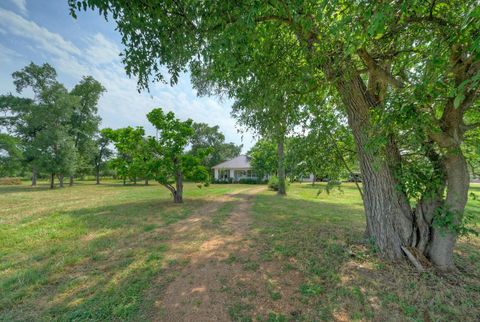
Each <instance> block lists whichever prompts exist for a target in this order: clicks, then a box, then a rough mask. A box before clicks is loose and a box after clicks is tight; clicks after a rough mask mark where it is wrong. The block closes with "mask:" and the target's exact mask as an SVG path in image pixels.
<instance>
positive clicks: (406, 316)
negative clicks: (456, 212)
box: [253, 184, 480, 321]
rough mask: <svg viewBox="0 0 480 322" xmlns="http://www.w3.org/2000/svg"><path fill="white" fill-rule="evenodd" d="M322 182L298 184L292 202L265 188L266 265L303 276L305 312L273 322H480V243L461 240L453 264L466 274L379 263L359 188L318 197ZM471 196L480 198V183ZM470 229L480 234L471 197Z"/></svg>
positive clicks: (257, 206) (300, 293) (260, 239)
mask: <svg viewBox="0 0 480 322" xmlns="http://www.w3.org/2000/svg"><path fill="white" fill-rule="evenodd" d="M318 191H319V185H315V186H312V185H311V184H293V185H291V186H290V189H289V190H288V197H286V198H278V197H277V196H275V195H274V193H273V192H270V191H265V192H264V193H262V194H260V195H258V196H257V197H256V200H255V203H254V207H253V215H254V229H255V231H256V238H255V242H256V246H257V248H259V249H261V250H260V252H261V256H260V257H261V261H262V262H269V261H279V262H281V263H284V264H283V265H284V271H285V272H286V271H298V272H299V273H300V274H301V275H302V276H303V277H304V282H303V283H301V284H300V285H297V286H296V287H297V298H298V299H299V300H300V302H301V303H303V304H304V306H303V307H299V308H298V310H295V311H293V312H291V314H284V313H283V314H280V313H279V312H272V313H271V317H272V319H274V321H287V320H299V321H318V320H323V321H332V320H338V321H350V320H352V321H370V320H375V321H479V320H480V238H479V237H475V236H470V237H462V238H461V239H460V241H459V243H458V246H457V249H456V252H455V259H456V262H457V265H458V268H459V270H460V274H457V275H455V276H452V277H445V276H443V277H442V276H440V275H438V274H436V273H434V272H426V273H422V274H419V273H417V272H416V271H415V270H414V268H413V267H411V266H410V265H408V264H405V263H398V264H391V263H387V262H385V261H382V260H381V259H379V257H378V256H376V254H375V247H373V246H372V245H364V244H363V243H362V237H363V233H364V228H365V220H364V213H363V207H362V201H361V199H360V196H359V194H358V192H357V190H356V188H355V186H354V185H353V184H342V192H338V191H337V192H332V193H330V194H326V193H325V192H322V193H321V194H320V195H318V196H317V192H318ZM471 191H472V192H473V193H475V194H477V195H478V196H480V185H475V184H474V185H472V188H471ZM467 212H468V213H470V214H472V215H473V216H474V217H473V221H472V222H471V223H470V226H471V227H472V228H476V229H477V230H479V229H480V201H478V200H475V198H470V201H469V204H468V207H467Z"/></svg>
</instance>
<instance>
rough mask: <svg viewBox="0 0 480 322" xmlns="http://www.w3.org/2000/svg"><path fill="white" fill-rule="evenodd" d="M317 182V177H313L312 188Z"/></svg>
mask: <svg viewBox="0 0 480 322" xmlns="http://www.w3.org/2000/svg"><path fill="white" fill-rule="evenodd" d="M316 180H317V177H316V176H315V175H313V177H312V186H314V185H315V181H316Z"/></svg>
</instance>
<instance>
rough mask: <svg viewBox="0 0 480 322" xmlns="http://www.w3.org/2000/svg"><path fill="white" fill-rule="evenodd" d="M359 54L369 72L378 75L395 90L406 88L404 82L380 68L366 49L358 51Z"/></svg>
mask: <svg viewBox="0 0 480 322" xmlns="http://www.w3.org/2000/svg"><path fill="white" fill-rule="evenodd" d="M357 54H358V56H359V57H360V58H361V59H362V61H363V62H364V64H365V65H366V66H367V68H368V70H369V71H370V72H374V73H376V74H377V75H378V77H379V78H380V79H381V80H382V81H384V82H385V83H388V84H390V85H392V86H393V87H395V88H403V87H404V86H405V85H404V84H403V82H402V81H400V80H398V79H396V78H395V77H393V76H392V75H391V74H390V73H389V72H387V71H386V70H385V69H383V68H382V67H380V66H379V65H378V64H377V63H376V62H375V60H374V59H373V57H372V56H371V55H370V54H369V53H368V52H367V51H366V50H365V49H364V48H361V49H359V50H357Z"/></svg>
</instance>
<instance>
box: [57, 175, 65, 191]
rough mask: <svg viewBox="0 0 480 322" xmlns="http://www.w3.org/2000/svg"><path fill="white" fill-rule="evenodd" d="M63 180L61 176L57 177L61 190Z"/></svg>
mask: <svg viewBox="0 0 480 322" xmlns="http://www.w3.org/2000/svg"><path fill="white" fill-rule="evenodd" d="M63 178H64V176H63V174H60V175H58V183H59V187H60V188H63Z"/></svg>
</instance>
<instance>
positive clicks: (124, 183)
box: [123, 178, 127, 186]
mask: <svg viewBox="0 0 480 322" xmlns="http://www.w3.org/2000/svg"><path fill="white" fill-rule="evenodd" d="M123 185H124V186H126V185H127V179H126V178H123Z"/></svg>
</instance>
